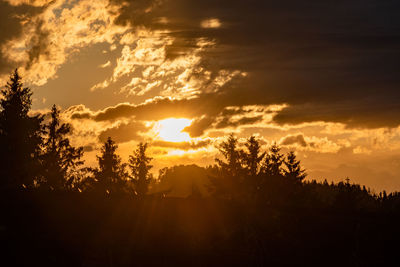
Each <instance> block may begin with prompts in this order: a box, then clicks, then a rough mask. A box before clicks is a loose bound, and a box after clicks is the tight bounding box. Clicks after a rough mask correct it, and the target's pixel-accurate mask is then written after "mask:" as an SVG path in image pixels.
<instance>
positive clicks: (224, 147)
mask: <svg viewBox="0 0 400 267" xmlns="http://www.w3.org/2000/svg"><path fill="white" fill-rule="evenodd" d="M237 146H238V141H237V138H236V137H234V136H233V134H231V135H229V136H228V139H227V140H226V141H224V142H222V143H221V144H220V145H219V147H218V150H219V152H220V153H221V154H222V155H223V156H224V158H225V161H224V160H221V159H218V158H217V159H215V161H216V162H217V165H218V167H219V168H220V170H221V171H222V172H223V174H224V175H226V176H230V177H236V178H238V177H239V176H241V174H242V170H243V168H242V154H243V151H242V150H240V149H238V147H237Z"/></svg>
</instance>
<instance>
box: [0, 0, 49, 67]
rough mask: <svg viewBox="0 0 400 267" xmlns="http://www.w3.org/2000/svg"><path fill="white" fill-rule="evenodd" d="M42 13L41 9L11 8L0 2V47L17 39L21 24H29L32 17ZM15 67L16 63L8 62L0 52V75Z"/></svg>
mask: <svg viewBox="0 0 400 267" xmlns="http://www.w3.org/2000/svg"><path fill="white" fill-rule="evenodd" d="M42 11H43V7H33V6H29V5H18V6H12V5H10V4H9V3H7V2H4V1H0V29H1V30H0V46H3V45H4V44H5V43H6V42H8V41H10V40H12V39H14V38H16V37H19V36H20V35H21V33H22V23H23V22H27V23H29V19H30V18H31V17H32V16H34V15H36V14H39V13H40V12H42ZM6 49H7V48H6ZM16 67H18V62H9V61H8V60H7V59H6V58H4V55H3V54H2V53H1V51H0V73H9V72H10V70H11V69H14V68H16Z"/></svg>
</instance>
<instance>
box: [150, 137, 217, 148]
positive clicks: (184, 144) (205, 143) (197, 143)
mask: <svg viewBox="0 0 400 267" xmlns="http://www.w3.org/2000/svg"><path fill="white" fill-rule="evenodd" d="M210 143H211V140H209V139H206V140H200V141H191V142H168V141H161V140H157V141H154V142H152V143H151V145H152V146H156V147H165V148H174V149H182V150H189V149H199V148H204V147H207V146H208V145H209V144H210Z"/></svg>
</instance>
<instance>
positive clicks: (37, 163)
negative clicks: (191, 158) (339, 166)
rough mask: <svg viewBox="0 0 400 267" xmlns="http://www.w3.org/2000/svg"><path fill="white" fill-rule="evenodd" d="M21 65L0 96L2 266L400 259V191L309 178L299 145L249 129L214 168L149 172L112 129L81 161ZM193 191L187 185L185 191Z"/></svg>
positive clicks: (67, 129) (147, 162)
mask: <svg viewBox="0 0 400 267" xmlns="http://www.w3.org/2000/svg"><path fill="white" fill-rule="evenodd" d="M31 97H32V92H31V90H30V89H29V88H25V87H24V86H23V84H22V81H21V77H20V75H19V74H18V71H17V70H15V71H14V72H13V74H12V75H11V76H10V79H9V81H8V83H7V85H6V86H5V87H4V89H2V90H1V97H0V147H1V150H0V165H1V166H0V196H1V197H0V198H1V199H0V201H1V216H0V218H1V219H0V239H1V243H2V247H1V253H2V255H3V256H2V259H1V262H2V263H6V262H7V264H6V265H3V266H227V265H235V266H266V265H269V266H283V265H286V266H287V265H296V266H303V265H304V266H313V265H317V266H337V265H340V266H381V265H384V264H388V263H389V262H392V261H395V262H396V261H398V259H397V258H398V257H397V248H398V243H399V241H400V238H399V237H400V194H399V193H397V192H393V193H390V194H387V193H386V192H385V191H383V192H381V193H378V194H377V193H374V192H372V191H371V190H370V189H369V188H366V187H365V186H361V185H358V184H353V183H351V181H350V179H346V180H345V181H342V182H339V183H333V182H331V183H328V181H326V180H325V181H324V182H317V181H315V180H312V181H310V180H308V179H306V177H307V174H306V171H305V170H304V169H303V168H302V166H301V164H300V161H299V160H298V159H297V157H296V153H295V152H294V151H291V152H289V153H287V154H283V153H282V152H281V148H280V146H279V145H278V144H276V143H274V144H273V145H272V146H270V147H269V149H268V150H267V151H262V149H261V144H260V141H259V140H258V139H257V138H256V137H254V136H250V137H249V138H248V139H247V140H246V143H245V144H244V146H243V147H242V146H240V145H239V142H238V139H237V138H236V137H235V136H234V135H230V136H228V137H227V138H226V139H225V140H224V141H223V142H222V143H221V144H220V145H219V146H218V150H219V152H220V157H219V158H217V159H216V161H215V164H214V165H211V166H208V167H199V166H197V165H186V166H184V165H180V166H171V167H166V168H164V169H161V170H160V172H159V175H158V178H157V179H156V178H154V177H153V175H152V173H151V168H152V165H151V164H152V161H153V159H152V158H151V155H148V153H147V149H148V146H149V144H147V143H139V144H138V146H137V147H136V148H134V149H133V151H132V154H131V155H130V156H129V161H128V162H127V163H123V162H122V160H121V157H120V156H119V155H118V154H117V153H116V151H117V144H116V143H115V142H114V141H113V140H112V136H111V137H109V138H108V139H107V140H106V141H105V142H104V144H103V145H102V147H101V150H100V151H99V154H98V156H97V163H98V166H97V167H95V168H89V167H86V166H85V165H84V162H83V159H82V158H83V153H84V152H83V147H74V146H73V145H72V144H71V142H70V140H69V134H70V133H71V131H72V129H71V126H70V125H69V124H68V123H64V122H62V121H61V119H60V110H59V109H58V108H57V107H56V106H55V105H54V106H53V107H52V109H51V112H50V119H49V120H48V122H47V123H45V122H44V121H45V120H44V115H31V114H30V112H29V111H30V110H31V105H32V98H31ZM187 188H190V190H189V192H188V191H187V190H186V189H187Z"/></svg>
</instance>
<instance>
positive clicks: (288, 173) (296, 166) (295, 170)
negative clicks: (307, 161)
mask: <svg viewBox="0 0 400 267" xmlns="http://www.w3.org/2000/svg"><path fill="white" fill-rule="evenodd" d="M284 163H285V166H286V170H284V174H285V177H286V178H288V179H290V180H292V181H294V182H301V181H303V180H304V178H306V176H307V174H306V173H305V170H304V169H302V168H301V166H300V161H299V160H297V159H296V154H295V153H294V152H293V151H290V152H289V153H288V155H287V157H286V160H285V161H284ZM325 181H326V180H325ZM326 183H327V182H326Z"/></svg>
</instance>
